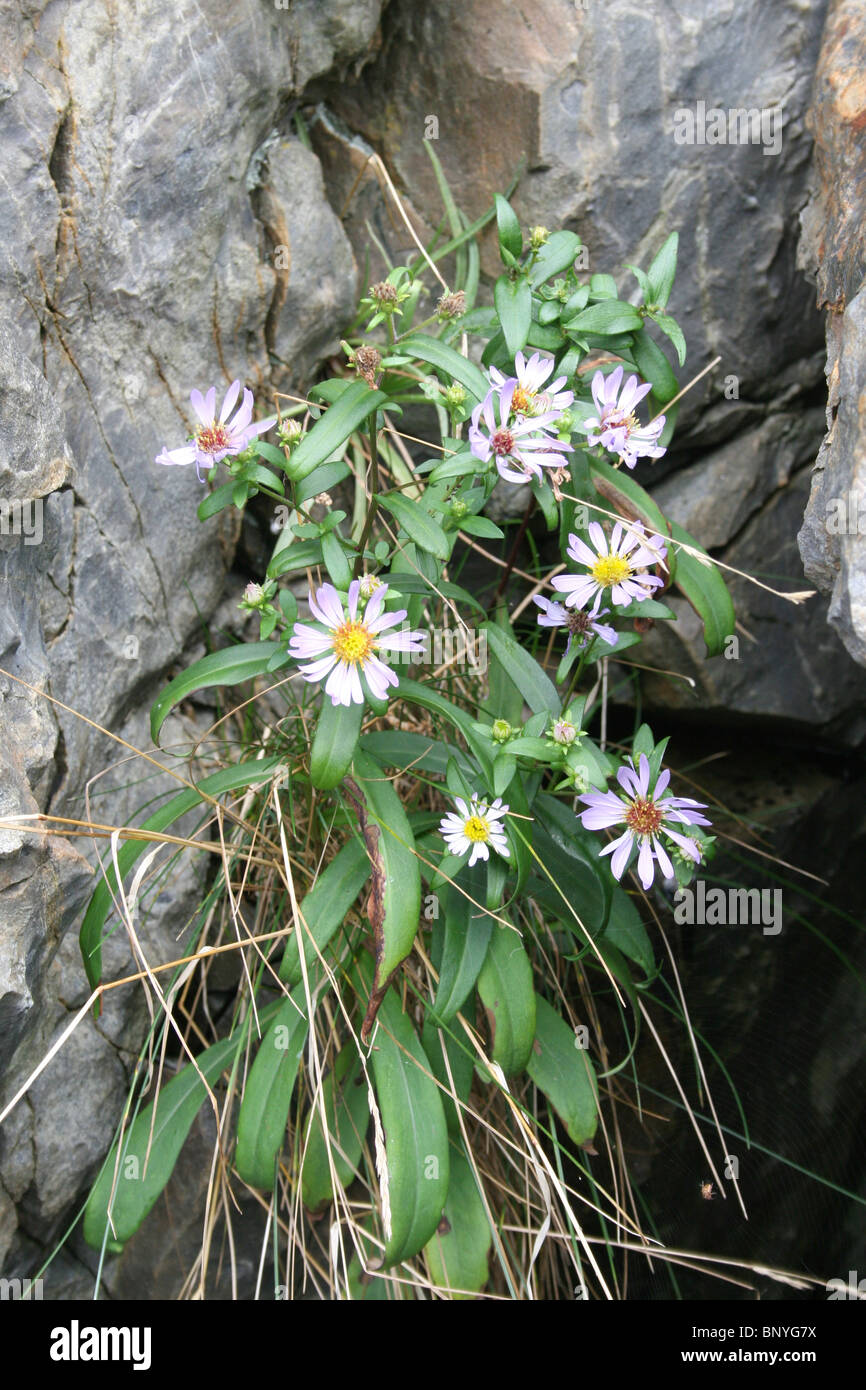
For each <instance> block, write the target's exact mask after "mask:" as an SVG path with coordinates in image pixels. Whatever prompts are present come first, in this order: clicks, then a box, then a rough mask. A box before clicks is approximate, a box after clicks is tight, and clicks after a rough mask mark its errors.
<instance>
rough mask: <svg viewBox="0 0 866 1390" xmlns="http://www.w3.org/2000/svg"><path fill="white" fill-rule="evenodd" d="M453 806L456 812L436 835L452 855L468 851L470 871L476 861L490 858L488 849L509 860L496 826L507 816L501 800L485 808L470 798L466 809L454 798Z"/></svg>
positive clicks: (503, 839)
mask: <svg viewBox="0 0 866 1390" xmlns="http://www.w3.org/2000/svg"><path fill="white" fill-rule="evenodd" d="M454 805H455V806H456V807H457V810H456V811H449V812H448V815H447V816H443V818H442V820H441V822H440V824H439V833H440V835H442V836H443V838H444V840H445V843H446V845H447V846H448V849H449V851H450V853H451V854H469V851H470V850H471V851H472V853H471V855H470V856H469V867H470V869H471V867H472V865H473V864H474V863H475V861H476V859H489V858H490V848H491V846H492V847H493V849H495V850H496V853H497V854H501V855H502V857H503V859H508V858H510V850H509V848H508V841H507V839H506V838H505V831H504V830H503V829H502V826H501V825H500V824H499V822H500V821H501V819H502V817H503V816H504V815H506V814H507V812H508V807H507V806H503V804H502V798H501V797H499V796H498V797H497V798H496V800H495V801H494V802H493V803H492V805H490V806H488V804H487V802H486V801H481V800H480V799H479V798H478V797H477V796H473V797H472V800H471V801H470V802H469V804H468V805H467V804H466V802H465V801H464V800H463V798H462V797H460V796H455V798H454Z"/></svg>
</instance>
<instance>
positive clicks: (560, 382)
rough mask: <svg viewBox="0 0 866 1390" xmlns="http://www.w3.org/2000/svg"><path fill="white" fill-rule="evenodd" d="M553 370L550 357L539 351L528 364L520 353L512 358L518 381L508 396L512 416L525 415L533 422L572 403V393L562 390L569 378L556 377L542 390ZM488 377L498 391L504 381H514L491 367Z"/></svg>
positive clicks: (564, 408)
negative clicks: (540, 416) (509, 396)
mask: <svg viewBox="0 0 866 1390" xmlns="http://www.w3.org/2000/svg"><path fill="white" fill-rule="evenodd" d="M552 371H553V358H552V357H542V355H541V353H540V352H534V353H533V354H532V356H531V357H530V359H529V361H528V362H527V360H526V358H525V357H524V356H523V353H522V352H518V354H517V356H516V357H515V359H514V375H515V376H516V378H517V385H516V387H515V388H514V394H513V395H512V397H511V409H512V410H513V412H514V414H515V415H525V416H528V417H530V418H532V419H535V418H536V417H537V416H539V415H541V414H544V413H546V412H548V411H552V410H556V411H560V412H562V411H563V410H567V409H568V407H569V406H570V405H573V404H574V392H573V391H563V390H562V387H563V386H564V385H565V383H566V382H567V380H568V377H565V376H558V377H557V378H556V380H555V381H551V383H550V385H549V386H547V387H545V389H544V390H542V387H543V386H544V383H545V382H546V381H547V378H548V377H549V376H550V373H551V372H552ZM488 375H489V377H490V380H491V381H492V382H493V385H494V387H496V388H497V389H501V388H502V387H503V386H504V385H505V383H506V380H508V381H511V380H513V378H512V377H508V378H506V377H505V376H503V374H502V372H500V371H499V369H498V368H497V367H491V368H490V371H489V373H488Z"/></svg>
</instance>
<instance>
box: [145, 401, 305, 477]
mask: <svg viewBox="0 0 866 1390" xmlns="http://www.w3.org/2000/svg"><path fill="white" fill-rule="evenodd" d="M240 389H241V384H240V382H239V381H233V382H232V384H231V386H230V387H229V389H228V390H227V391H226V393H225V396H224V397H223V403H222V407H221V409H220V413H219V419H217V417H216V413H215V410H216V388H215V387H214V386H212V387H211V388H210V390H209V391H208V393H207V395H206V396H202V394H201V391H191V392H190V395H189V399H190V402H191V404H192V408H193V410H194V411H195V413H196V415H197V416H198V421H199V427H198V429H197V430H196V432H195V434H194V435H193V436H192V439H191V441H190V442H189V444H182V445H181V447H180V448H179V449H163V450H162V453H160V454H157V456H156V462H157V463H165V464H186V463H194V464H195V471H196V473H197V475H198V480H199V482H200V483H203V482H204V478H203V477H202V469H203V468H212V467H213V466H214V464H216V463H219V462H220V460H221V459H224V458H226V457H227V456H228V455H232V456H234V455H237V454H241V453H243V451H244V449H246V448H247V447H248V445H249V444H250V443H251V441H252V440H253V439H255V437H256V435H257V434H264V433H265V431H266V430H269V429H271V427H272V426H273V425H275V424H276V420H277V417H276V415H272V416H271V417H270V418H269V419H267V420H258V421H257V422H256V423H255V424H253V393H252V391H250V390H248V389H247V388H244V395H243V400H242V401H241V404H240V405H239V406H238V408H237V410H235V405H236V403H237V399H238V396H239V394H240ZM233 410H235V413H234V415H232V411H233ZM229 416H231V419H229Z"/></svg>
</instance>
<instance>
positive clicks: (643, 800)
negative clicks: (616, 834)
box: [625, 796, 664, 835]
mask: <svg viewBox="0 0 866 1390" xmlns="http://www.w3.org/2000/svg"><path fill="white" fill-rule="evenodd" d="M663 820H664V815H663V813H662V811H661V810H660V809H659V807H658V806H657V805H656V804H655V802H654V801H653V800H652V799H651V798H650V797H646V796H639V797H638V798H637V799H636V800H635V801H633V802H632V803H631V805H630V806H629V808H628V810H627V811H626V813H625V823H626V825H627V826H628V828H629V830H633V831H634V832H635V834H636V835H657V834H658V832H659V830H660V829H661V824H662V821H663Z"/></svg>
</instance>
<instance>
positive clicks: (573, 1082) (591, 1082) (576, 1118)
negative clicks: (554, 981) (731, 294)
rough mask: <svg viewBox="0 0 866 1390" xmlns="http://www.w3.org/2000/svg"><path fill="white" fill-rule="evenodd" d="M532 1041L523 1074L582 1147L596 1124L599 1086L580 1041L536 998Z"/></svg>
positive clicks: (570, 1136) (546, 1004)
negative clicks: (525, 1071)
mask: <svg viewBox="0 0 866 1390" xmlns="http://www.w3.org/2000/svg"><path fill="white" fill-rule="evenodd" d="M535 1007H536V1019H537V1022H536V1030H535V1040H534V1042H533V1044H532V1049H531V1051H530V1055H529V1062H528V1064H527V1067H526V1070H527V1071H528V1072H529V1075H530V1076H531V1077H532V1080H533V1081H534V1082H535V1084H536V1086H537V1087H538V1089H539V1090H540V1091H543V1092H544V1094H545V1095H546V1096H547V1099H548V1100H549V1101H550V1104H551V1105H552V1106H553V1108H554V1110H555V1111H556V1113H557V1115H558V1116H559V1118H560V1119H561V1120H562V1122H563V1124H564V1125H565V1128H566V1130H567V1132H568V1135H569V1138H571V1139H573V1140H574V1142H575V1144H585V1143H586V1142H587V1140H589V1139H591V1138H592V1136H593V1135H594V1134H595V1130H596V1125H597V1124H598V1099H597V1097H598V1082H597V1080H596V1075H595V1068H594V1067H593V1065H592V1061H591V1060H590V1056H589V1053H588V1052H587V1050H586V1048H584V1047H581V1046H580V1041H581V1039H580V1037H579V1035H578V1034H576V1033H572V1031H571V1029H570V1028H569V1026H568V1024H567V1023H565V1022H564V1021H563V1019H561V1018H560V1016H559V1014H558V1013H557V1012H556V1010H555V1009H553V1008H551V1006H550V1004H548V1002H547V1000H546V999H542V997H541V995H536V999H535Z"/></svg>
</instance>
